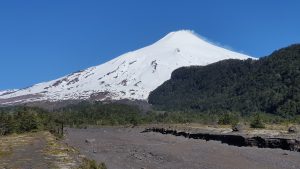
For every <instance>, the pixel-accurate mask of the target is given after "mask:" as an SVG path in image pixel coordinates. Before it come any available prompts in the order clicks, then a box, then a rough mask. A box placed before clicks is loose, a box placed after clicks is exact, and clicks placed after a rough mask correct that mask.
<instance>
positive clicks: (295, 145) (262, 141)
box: [143, 128, 300, 152]
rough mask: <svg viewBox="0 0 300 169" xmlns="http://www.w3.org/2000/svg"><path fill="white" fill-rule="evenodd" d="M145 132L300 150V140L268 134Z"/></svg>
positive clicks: (165, 130) (169, 130) (242, 144)
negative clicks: (269, 135)
mask: <svg viewBox="0 0 300 169" xmlns="http://www.w3.org/2000/svg"><path fill="white" fill-rule="evenodd" d="M143 132H158V133H161V134H171V135H174V136H183V137H185V138H190V139H202V140H206V141H209V140H214V141H221V142H222V143H226V144H228V145H233V146H238V147H246V146H248V147H259V148H280V149H283V150H290V151H298V152H300V140H298V139H291V138H280V137H278V138H272V137H267V136H265V137H264V136H248V135H243V134H230V133H226V134H222V133H192V132H187V131H177V130H173V129H165V128H147V129H145V130H144V131H143Z"/></svg>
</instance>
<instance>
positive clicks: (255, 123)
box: [250, 113, 265, 128]
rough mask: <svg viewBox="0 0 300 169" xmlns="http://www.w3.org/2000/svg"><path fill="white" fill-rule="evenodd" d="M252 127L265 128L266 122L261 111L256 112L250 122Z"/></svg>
mask: <svg viewBox="0 0 300 169" xmlns="http://www.w3.org/2000/svg"><path fill="white" fill-rule="evenodd" d="M250 127H251V128H265V124H264V123H263V120H262V118H261V115H260V114H259V113H256V114H255V115H254V117H253V119H252V121H251V123H250Z"/></svg>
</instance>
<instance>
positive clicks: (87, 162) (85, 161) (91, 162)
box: [78, 158, 107, 169]
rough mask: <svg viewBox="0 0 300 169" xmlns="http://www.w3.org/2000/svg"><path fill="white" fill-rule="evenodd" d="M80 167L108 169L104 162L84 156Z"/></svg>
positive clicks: (82, 168) (79, 168)
mask: <svg viewBox="0 0 300 169" xmlns="http://www.w3.org/2000/svg"><path fill="white" fill-rule="evenodd" d="M78 169H107V167H106V166H105V164H104V163H100V164H97V162H96V161H95V160H89V159H87V158H84V159H83V160H82V164H81V165H80V166H79V167H78Z"/></svg>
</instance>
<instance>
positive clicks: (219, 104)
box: [149, 45, 300, 119]
mask: <svg viewBox="0 0 300 169" xmlns="http://www.w3.org/2000/svg"><path fill="white" fill-rule="evenodd" d="M149 103H151V104H153V105H154V106H155V108H156V109H157V110H165V111H192V112H207V113H217V114H218V113H224V112H239V113H240V114H242V115H249V114H253V113H268V114H273V115H277V116H281V117H283V118H286V119H293V118H294V117H295V116H296V115H300V45H291V46H289V47H286V48H283V49H280V50H278V51H275V52H273V53H272V54H271V55H270V56H267V57H263V58H261V59H259V60H251V59H248V60H244V61H242V60H233V59H231V60H224V61H220V62H217V63H213V64H210V65H207V66H192V67H184V68H179V69H177V70H175V71H174V72H173V73H172V77H171V79H170V80H168V81H166V82H165V83H164V84H162V85H161V86H160V87H158V88H157V89H156V90H154V91H153V92H152V93H151V94H150V96H149Z"/></svg>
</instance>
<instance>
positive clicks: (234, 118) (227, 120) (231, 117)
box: [218, 113, 239, 126]
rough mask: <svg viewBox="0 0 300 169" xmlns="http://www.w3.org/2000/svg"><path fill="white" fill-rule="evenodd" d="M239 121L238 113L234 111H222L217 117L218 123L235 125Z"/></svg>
mask: <svg viewBox="0 0 300 169" xmlns="http://www.w3.org/2000/svg"><path fill="white" fill-rule="evenodd" d="M238 123H239V115H238V114H236V113H224V114H222V115H221V116H220V117H219V121H218V124H221V125H232V126H235V125H237V124H238Z"/></svg>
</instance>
